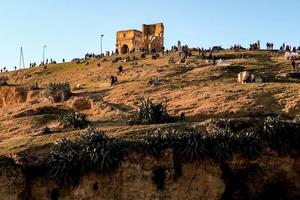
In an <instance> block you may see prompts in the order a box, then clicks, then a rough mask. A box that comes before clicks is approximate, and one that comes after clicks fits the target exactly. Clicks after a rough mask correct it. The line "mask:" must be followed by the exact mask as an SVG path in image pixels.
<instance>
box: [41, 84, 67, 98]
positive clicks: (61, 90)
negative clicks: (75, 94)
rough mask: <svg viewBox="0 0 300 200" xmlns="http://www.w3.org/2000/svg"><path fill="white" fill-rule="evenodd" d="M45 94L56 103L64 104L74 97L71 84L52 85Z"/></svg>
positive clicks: (47, 87)
mask: <svg viewBox="0 0 300 200" xmlns="http://www.w3.org/2000/svg"><path fill="white" fill-rule="evenodd" d="M45 94H46V97H47V98H49V99H50V100H51V101H53V102H54V103H57V102H64V101H66V100H68V99H69V98H70V97H71V96H72V92H71V86H70V83H50V84H49V85H47V86H46V93H45Z"/></svg>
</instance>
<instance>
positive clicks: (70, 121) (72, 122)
mask: <svg viewBox="0 0 300 200" xmlns="http://www.w3.org/2000/svg"><path fill="white" fill-rule="evenodd" d="M57 120H58V121H59V122H61V123H62V124H63V125H64V128H72V129H83V128H86V127H88V126H89V125H90V122H89V121H88V120H87V118H86V115H84V114H82V113H79V112H74V111H70V112H67V113H62V114H60V115H58V116H57Z"/></svg>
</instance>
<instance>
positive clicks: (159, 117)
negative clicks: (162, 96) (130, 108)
mask: <svg viewBox="0 0 300 200" xmlns="http://www.w3.org/2000/svg"><path fill="white" fill-rule="evenodd" d="M172 121H174V118H172V117H171V116H170V115H169V114H168V111H167V106H166V104H164V103H153V102H152V101H151V100H150V99H149V98H148V99H142V100H140V105H139V107H138V110H137V112H136V114H135V116H134V119H133V120H132V123H134V124H159V123H168V122H172Z"/></svg>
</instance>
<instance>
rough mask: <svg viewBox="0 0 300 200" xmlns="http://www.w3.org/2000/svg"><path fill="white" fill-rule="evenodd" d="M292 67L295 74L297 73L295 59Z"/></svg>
mask: <svg viewBox="0 0 300 200" xmlns="http://www.w3.org/2000/svg"><path fill="white" fill-rule="evenodd" d="M292 67H293V70H294V72H295V71H296V61H295V60H294V59H292Z"/></svg>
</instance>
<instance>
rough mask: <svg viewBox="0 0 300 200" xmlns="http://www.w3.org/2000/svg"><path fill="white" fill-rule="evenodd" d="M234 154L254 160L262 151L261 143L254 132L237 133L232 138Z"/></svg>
mask: <svg viewBox="0 0 300 200" xmlns="http://www.w3.org/2000/svg"><path fill="white" fill-rule="evenodd" d="M234 137H235V138H234V143H233V145H234V148H235V150H236V152H238V153H240V154H241V155H244V156H246V157H247V158H250V159H256V158H257V157H258V156H259V155H260V153H261V150H262V141H261V138H260V137H259V135H258V134H257V133H255V132H246V133H239V134H236V135H235V136H234Z"/></svg>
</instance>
